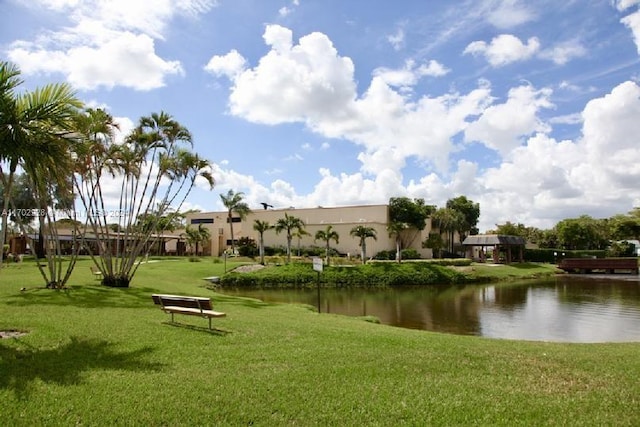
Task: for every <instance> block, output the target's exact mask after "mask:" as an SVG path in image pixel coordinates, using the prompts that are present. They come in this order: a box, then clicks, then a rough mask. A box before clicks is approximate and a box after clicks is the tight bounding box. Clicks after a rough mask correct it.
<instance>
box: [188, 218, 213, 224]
mask: <svg viewBox="0 0 640 427" xmlns="http://www.w3.org/2000/svg"><path fill="white" fill-rule="evenodd" d="M191 224H213V218H191Z"/></svg>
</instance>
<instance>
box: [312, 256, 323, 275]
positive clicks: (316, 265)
mask: <svg viewBox="0 0 640 427" xmlns="http://www.w3.org/2000/svg"><path fill="white" fill-rule="evenodd" d="M313 269H314V270H315V271H317V272H318V273H322V258H314V259H313Z"/></svg>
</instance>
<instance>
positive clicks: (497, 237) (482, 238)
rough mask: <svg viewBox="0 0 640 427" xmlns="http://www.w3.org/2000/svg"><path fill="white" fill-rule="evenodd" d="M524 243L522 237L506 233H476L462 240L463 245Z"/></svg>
mask: <svg viewBox="0 0 640 427" xmlns="http://www.w3.org/2000/svg"><path fill="white" fill-rule="evenodd" d="M526 243H527V242H526V240H525V239H524V238H523V237H520V236H509V235H506V234H476V235H474V236H467V238H466V239H464V242H462V244H463V245H465V246H495V245H524V244H526Z"/></svg>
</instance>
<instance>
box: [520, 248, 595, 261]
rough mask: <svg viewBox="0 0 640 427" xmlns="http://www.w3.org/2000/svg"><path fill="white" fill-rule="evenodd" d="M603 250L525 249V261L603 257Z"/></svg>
mask: <svg viewBox="0 0 640 427" xmlns="http://www.w3.org/2000/svg"><path fill="white" fill-rule="evenodd" d="M605 256H606V251H603V250H577V251H573V250H567V249H525V250H524V261H525V262H547V263H550V264H555V263H557V262H559V261H560V260H562V259H564V258H593V257H595V258H604V257H605Z"/></svg>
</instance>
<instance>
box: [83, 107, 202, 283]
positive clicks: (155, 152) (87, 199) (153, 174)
mask: <svg viewBox="0 0 640 427" xmlns="http://www.w3.org/2000/svg"><path fill="white" fill-rule="evenodd" d="M87 115H88V116H90V117H88V118H87V121H88V122H90V123H91V122H92V121H93V119H96V121H97V123H95V124H93V125H95V128H96V129H102V130H104V129H108V128H109V122H110V120H109V116H108V115H107V114H99V113H95V114H92V113H91V112H88V114H87ZM101 118H102V119H104V120H101ZM101 121H102V122H104V123H103V124H102V125H101V124H100V122H101ZM93 125H92V126H93ZM92 126H86V128H87V129H88V130H89V131H87V130H85V131H83V132H82V134H81V138H82V144H80V149H79V150H78V152H77V153H76V158H77V161H76V174H74V180H75V182H74V184H75V189H76V191H77V194H78V196H79V198H80V200H81V202H82V203H83V206H84V208H85V209H86V210H87V211H97V212H101V213H102V214H99V215H89V216H88V217H87V223H88V225H87V226H88V227H90V229H91V230H92V231H93V232H94V233H95V235H96V236H97V238H98V239H99V240H100V241H99V253H91V255H92V256H93V258H94V262H95V263H96V266H97V267H98V268H99V269H100V270H101V272H102V273H103V283H104V284H106V285H110V286H123V287H126V286H129V282H130V281H131V279H132V278H133V276H134V275H135V273H136V271H137V269H138V267H139V266H140V265H141V264H140V263H139V262H137V258H138V256H139V255H140V254H141V253H142V251H143V250H145V248H147V247H148V246H149V244H150V242H153V240H154V239H155V238H157V233H158V231H159V230H160V227H161V218H163V217H169V219H170V217H171V216H173V215H175V212H178V211H179V210H180V206H181V205H182V203H184V201H185V199H186V197H187V196H188V195H189V193H190V191H191V190H192V188H193V186H194V185H195V181H196V179H204V180H206V181H207V182H208V183H209V185H210V187H211V188H212V187H213V184H214V181H213V178H212V176H211V173H210V163H209V162H208V161H206V160H204V159H202V158H200V157H199V156H198V155H197V154H196V153H193V152H191V151H189V150H188V149H187V148H183V146H184V145H185V144H188V145H191V144H192V139H191V133H190V132H189V131H188V129H187V128H185V127H184V126H182V125H181V124H180V123H179V122H178V121H176V120H175V119H173V118H172V117H171V116H170V115H168V114H167V113H164V112H160V113H153V114H151V115H150V116H148V117H142V118H141V119H140V120H139V122H138V125H137V126H136V127H135V128H134V129H133V130H132V132H131V133H130V134H129V135H128V136H127V138H126V140H125V143H124V144H115V143H113V141H112V139H111V138H110V137H109V135H108V132H103V131H100V132H99V133H94V132H90V130H91V129H93V127H92ZM96 135H98V137H96ZM103 174H110V175H111V177H112V178H114V179H116V180H119V182H120V198H119V206H118V207H119V212H120V213H121V218H122V219H121V224H120V225H121V226H122V230H123V232H122V236H117V238H115V241H114V238H113V237H110V233H111V230H110V229H109V227H108V220H109V217H108V214H106V213H105V212H107V211H106V210H105V208H104V206H105V203H106V202H105V197H106V196H105V195H104V194H103V192H102V189H101V186H100V183H101V177H102V175H103ZM165 182H168V183H167V184H166V185H164V183H165ZM150 214H153V215H151V216H149V215H150ZM145 217H151V218H152V221H151V222H150V223H149V224H148V227H146V228H141V227H135V222H136V221H137V220H138V219H139V218H145ZM112 252H113V253H114V255H111V254H112Z"/></svg>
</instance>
